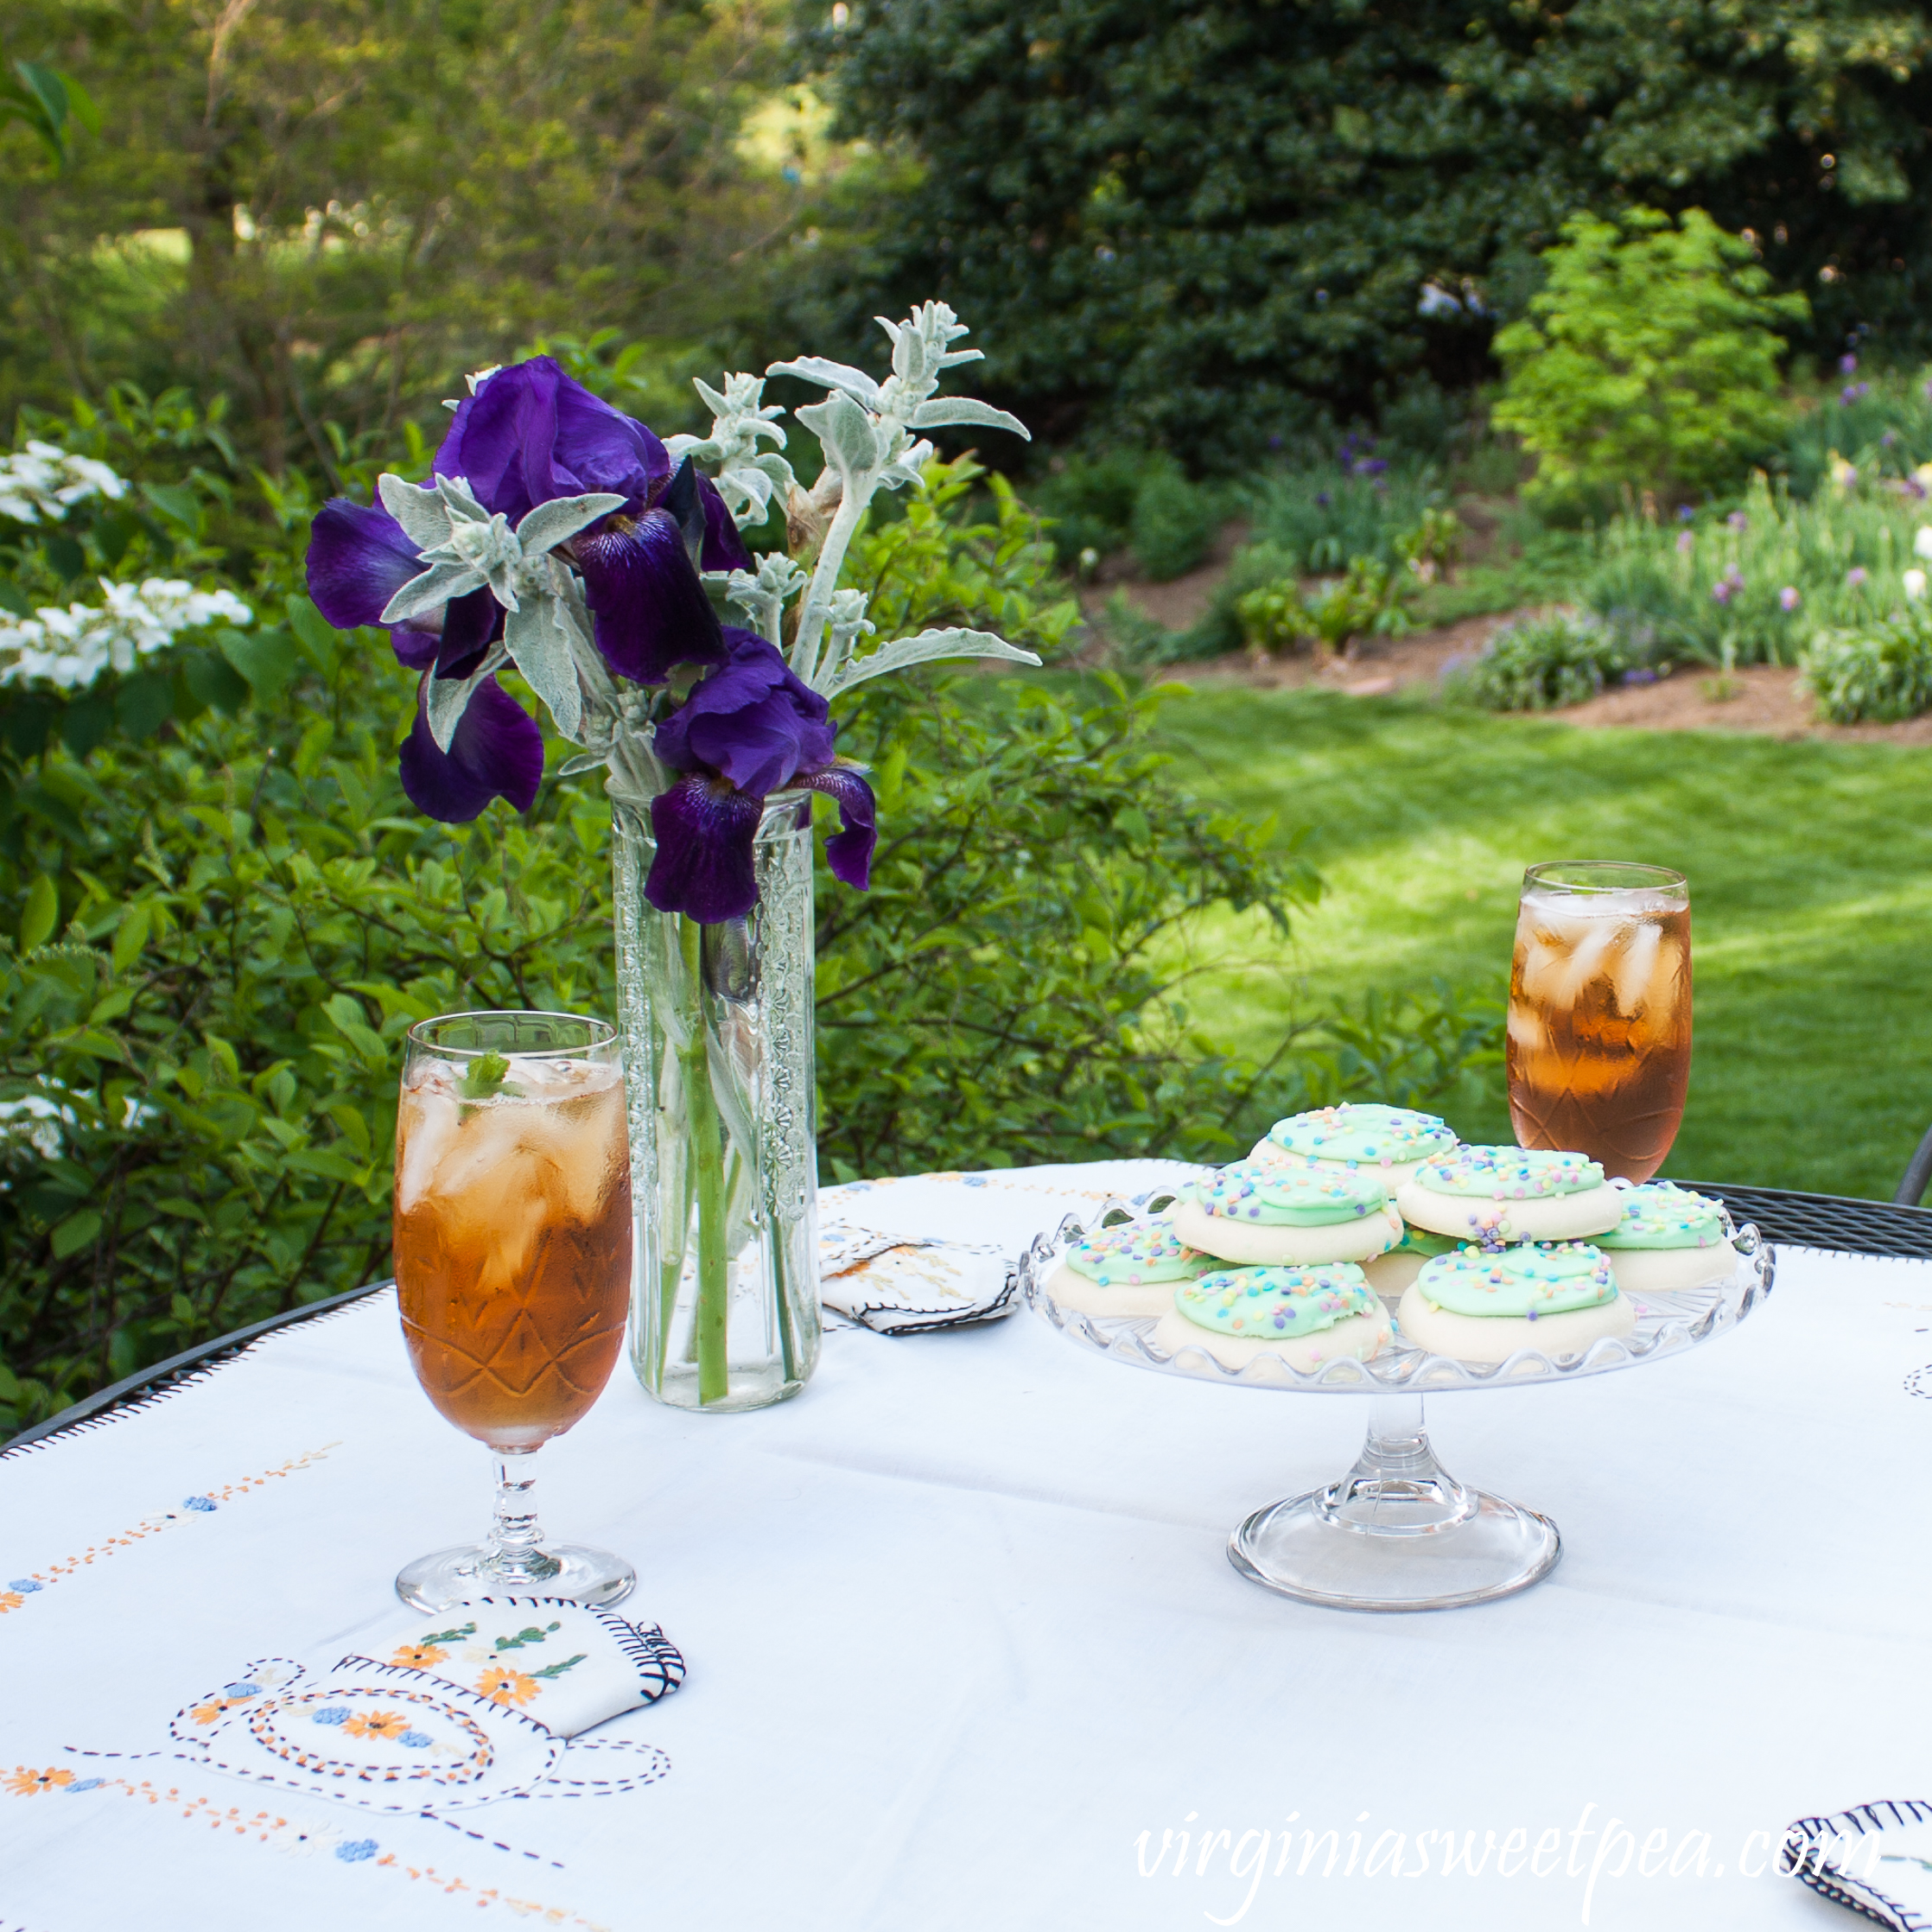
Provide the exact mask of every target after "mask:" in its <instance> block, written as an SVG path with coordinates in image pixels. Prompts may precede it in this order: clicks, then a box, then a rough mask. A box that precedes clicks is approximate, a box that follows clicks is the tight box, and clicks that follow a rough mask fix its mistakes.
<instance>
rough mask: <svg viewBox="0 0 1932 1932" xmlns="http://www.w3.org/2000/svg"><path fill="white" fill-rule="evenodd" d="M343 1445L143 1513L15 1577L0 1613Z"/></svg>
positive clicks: (0, 1601)
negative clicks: (171, 1506)
mask: <svg viewBox="0 0 1932 1932" xmlns="http://www.w3.org/2000/svg"><path fill="white" fill-rule="evenodd" d="M341 1446H342V1445H341V1444H340V1442H325V1443H324V1444H323V1445H322V1446H321V1448H319V1449H310V1450H308V1451H307V1452H304V1453H303V1454H302V1455H299V1456H291V1457H290V1458H289V1460H288V1461H287V1462H285V1463H281V1464H278V1465H276V1467H275V1468H273V1469H264V1470H263V1471H261V1472H260V1473H259V1474H258V1475H255V1476H245V1477H244V1478H242V1479H241V1480H240V1481H239V1482H238V1483H224V1484H222V1486H221V1487H220V1488H219V1489H218V1490H209V1491H208V1492H207V1494H206V1495H204V1496H190V1497H183V1498H182V1501H181V1508H180V1509H165V1510H156V1511H155V1512H154V1513H153V1514H152V1515H149V1516H143V1517H142V1519H141V1521H140V1522H138V1523H137V1524H136V1525H135V1526H134V1527H133V1528H131V1529H124V1530H122V1531H121V1532H120V1533H119V1534H118V1535H113V1536H109V1537H107V1538H105V1540H104V1541H100V1542H99V1543H90V1544H89V1545H88V1546H87V1548H86V1549H84V1550H82V1551H81V1552H80V1554H79V1555H78V1556H67V1557H63V1558H61V1560H60V1561H59V1562H58V1563H50V1564H48V1567H46V1568H45V1569H44V1570H36V1571H35V1572H34V1573H33V1575H31V1576H29V1577H16V1578H15V1579H13V1581H12V1582H10V1583H9V1584H8V1585H7V1586H6V1587H5V1589H4V1590H3V1591H0V1617H4V1616H6V1615H8V1614H9V1613H10V1611H16V1610H18V1609H19V1608H20V1607H21V1605H22V1604H23V1603H24V1602H25V1601H26V1599H27V1598H29V1597H32V1596H37V1595H38V1594H39V1593H40V1592H41V1591H42V1590H44V1589H46V1588H47V1587H48V1585H49V1584H54V1583H62V1582H65V1581H66V1580H67V1579H68V1578H69V1577H72V1576H76V1575H78V1574H79V1573H80V1572H81V1571H82V1570H85V1569H86V1568H87V1567H90V1566H91V1565H92V1563H94V1562H95V1561H96V1560H99V1559H101V1558H105V1557H109V1556H112V1555H113V1554H115V1553H116V1552H117V1551H118V1550H124V1549H132V1548H134V1546H135V1545H136V1544H137V1543H139V1542H143V1541H146V1540H147V1539H148V1538H149V1536H155V1535H159V1534H160V1533H161V1532H162V1530H164V1529H171V1528H174V1527H175V1525H176V1524H178V1523H183V1522H194V1520H195V1519H196V1518H197V1517H199V1516H210V1515H212V1514H213V1512H214V1511H215V1509H217V1508H219V1505H220V1504H222V1503H232V1502H233V1501H234V1500H236V1498H238V1497H244V1496H248V1495H251V1494H252V1493H253V1492H254V1491H255V1490H264V1489H266V1488H267V1487H268V1485H269V1484H270V1483H272V1482H273V1481H275V1480H276V1478H278V1477H283V1476H292V1475H294V1474H295V1473H296V1471H298V1470H303V1469H308V1468H309V1467H310V1466H311V1465H314V1464H315V1463H319V1462H321V1460H322V1459H323V1458H324V1457H326V1456H327V1454H328V1453H329V1452H330V1451H331V1450H332V1449H340V1447H341Z"/></svg>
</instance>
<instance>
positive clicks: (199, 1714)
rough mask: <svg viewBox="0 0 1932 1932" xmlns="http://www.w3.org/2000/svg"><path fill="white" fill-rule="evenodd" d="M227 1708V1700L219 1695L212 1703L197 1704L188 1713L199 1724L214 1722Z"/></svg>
mask: <svg viewBox="0 0 1932 1932" xmlns="http://www.w3.org/2000/svg"><path fill="white" fill-rule="evenodd" d="M227 1708H228V1706H227V1703H226V1700H224V1699H222V1698H219V1697H218V1698H216V1699H215V1700H214V1702H213V1703H212V1704H197V1705H196V1706H194V1709H193V1710H192V1711H190V1712H189V1713H188V1715H189V1716H190V1717H191V1718H193V1719H194V1721H195V1722H196V1723H197V1724H213V1722H214V1721H215V1719H217V1718H219V1716H220V1715H221V1713H223V1712H224V1711H226V1709H227Z"/></svg>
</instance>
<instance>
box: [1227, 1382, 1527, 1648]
mask: <svg viewBox="0 0 1932 1932" xmlns="http://www.w3.org/2000/svg"><path fill="white" fill-rule="evenodd" d="M1562 1548H1563V1545H1562V1540H1561V1538H1560V1537H1559V1536H1558V1535H1557V1533H1556V1525H1555V1524H1554V1523H1553V1522H1551V1521H1550V1520H1549V1518H1548V1516H1538V1515H1537V1513H1536V1512H1535V1510H1534V1509H1524V1508H1523V1507H1522V1505H1521V1504H1520V1503H1509V1502H1505V1501H1504V1500H1503V1498H1502V1497H1497V1496H1490V1495H1488V1494H1487V1493H1485V1492H1484V1490H1472V1489H1468V1488H1465V1486H1464V1485H1463V1484H1460V1483H1459V1482H1458V1481H1457V1480H1456V1479H1455V1478H1454V1477H1453V1476H1452V1475H1450V1473H1449V1472H1448V1471H1447V1470H1446V1469H1444V1468H1443V1466H1442V1465H1441V1464H1440V1463H1439V1462H1438V1461H1437V1460H1436V1459H1435V1452H1434V1451H1433V1449H1432V1448H1431V1447H1430V1446H1429V1438H1428V1433H1427V1431H1426V1430H1425V1429H1424V1427H1423V1426H1422V1398H1421V1397H1420V1395H1378V1396H1376V1397H1375V1398H1373V1399H1372V1401H1371V1402H1370V1414H1369V1436H1368V1440H1367V1441H1366V1442H1365V1443H1364V1444H1363V1449H1362V1453H1361V1455H1360V1456H1359V1457H1358V1458H1357V1460H1356V1465H1355V1467H1354V1468H1353V1469H1351V1470H1350V1471H1349V1472H1348V1474H1347V1475H1345V1476H1344V1477H1343V1478H1340V1480H1339V1481H1338V1482H1333V1483H1330V1484H1327V1485H1326V1486H1325V1487H1324V1488H1322V1489H1319V1490H1310V1491H1309V1492H1308V1493H1307V1494H1306V1496H1296V1497H1289V1498H1288V1499H1287V1501H1285V1502H1281V1503H1270V1504H1269V1505H1268V1508H1267V1509H1257V1510H1256V1511H1255V1514H1254V1515H1253V1516H1249V1518H1248V1520H1247V1521H1246V1522H1243V1523H1242V1525H1241V1527H1240V1528H1238V1529H1236V1531H1235V1533H1234V1535H1232V1536H1231V1537H1230V1538H1229V1540H1228V1560H1229V1561H1230V1563H1232V1564H1233V1565H1234V1567H1236V1569H1237V1570H1239V1571H1240V1572H1241V1573H1242V1575H1243V1576H1244V1577H1246V1578H1248V1579H1249V1581H1250V1582H1253V1583H1258V1584H1261V1585H1262V1586H1263V1587H1264V1588H1266V1589H1269V1590H1274V1591H1278V1592H1280V1593H1281V1595H1282V1596H1284V1597H1297V1598H1300V1600H1301V1601H1302V1602H1303V1603H1309V1604H1320V1605H1324V1606H1325V1607H1326V1608H1328V1609H1331V1610H1382V1611H1393V1610H1455V1609H1457V1608H1459V1607H1460V1606H1461V1605H1465V1604H1482V1603H1488V1602H1490V1601H1491V1600H1492V1599H1493V1598H1497V1597H1507V1596H1509V1595H1510V1594H1511V1593H1512V1592H1515V1591H1518V1590H1526V1589H1528V1586H1530V1585H1531V1584H1533V1583H1535V1582H1537V1581H1538V1580H1539V1579H1541V1578H1543V1577H1545V1576H1547V1575H1548V1573H1549V1572H1550V1570H1551V1569H1552V1568H1553V1567H1554V1565H1555V1562H1556V1559H1557V1557H1558V1556H1559V1555H1560V1554H1561V1553H1562Z"/></svg>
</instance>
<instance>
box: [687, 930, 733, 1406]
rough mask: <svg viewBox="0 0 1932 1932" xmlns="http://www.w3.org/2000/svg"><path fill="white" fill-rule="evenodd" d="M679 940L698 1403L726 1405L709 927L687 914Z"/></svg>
mask: <svg viewBox="0 0 1932 1932" xmlns="http://www.w3.org/2000/svg"><path fill="white" fill-rule="evenodd" d="M678 937H679V940H680V942H681V944H682V945H683V951H684V967H685V972H686V976H687V979H688V982H689V983H690V986H691V988H692V991H693V999H694V1005H695V1009H696V1010H695V1011H694V1013H693V1015H692V1020H693V1024H692V1026H691V1043H690V1046H689V1047H687V1048H686V1049H685V1059H684V1104H685V1107H686V1108H687V1109H689V1119H690V1133H691V1156H690V1158H691V1187H692V1192H693V1193H694V1195H695V1196H696V1202H697V1307H696V1319H695V1324H694V1325H695V1329H696V1342H697V1399H698V1401H699V1402H700V1404H702V1403H705V1402H716V1401H723V1400H724V1398H725V1397H726V1396H727V1395H729V1394H730V1393H731V1370H730V1358H729V1353H728V1346H727V1340H728V1338H727V1326H728V1319H729V1316H730V1312H731V1294H730V1290H731V1282H730V1278H729V1271H728V1256H727V1254H726V1251H725V1222H726V1188H725V1164H724V1122H723V1121H722V1120H721V1119H720V1117H719V1115H718V1103H717V1096H715V1094H713V1092H712V1091H711V1066H710V1059H709V1031H708V1029H707V1027H706V1026H705V1023H704V993H703V985H704V975H703V962H702V946H703V937H704V929H703V928H702V926H701V925H699V924H698V922H697V921H696V919H694V918H690V917H689V916H688V915H687V916H686V917H685V918H683V922H682V925H681V928H680V931H679V935H678Z"/></svg>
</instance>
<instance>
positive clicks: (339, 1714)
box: [315, 1704, 349, 1724]
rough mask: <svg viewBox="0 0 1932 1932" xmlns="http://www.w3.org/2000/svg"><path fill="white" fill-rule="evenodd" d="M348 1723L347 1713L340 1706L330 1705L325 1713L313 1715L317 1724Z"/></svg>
mask: <svg viewBox="0 0 1932 1932" xmlns="http://www.w3.org/2000/svg"><path fill="white" fill-rule="evenodd" d="M348 1721H349V1713H347V1712H346V1711H345V1710H344V1709H343V1708H342V1706H340V1704H331V1705H330V1706H328V1708H327V1710H326V1711H318V1712H316V1713H315V1722H316V1723H317V1724H346V1723H347V1722H348Z"/></svg>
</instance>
